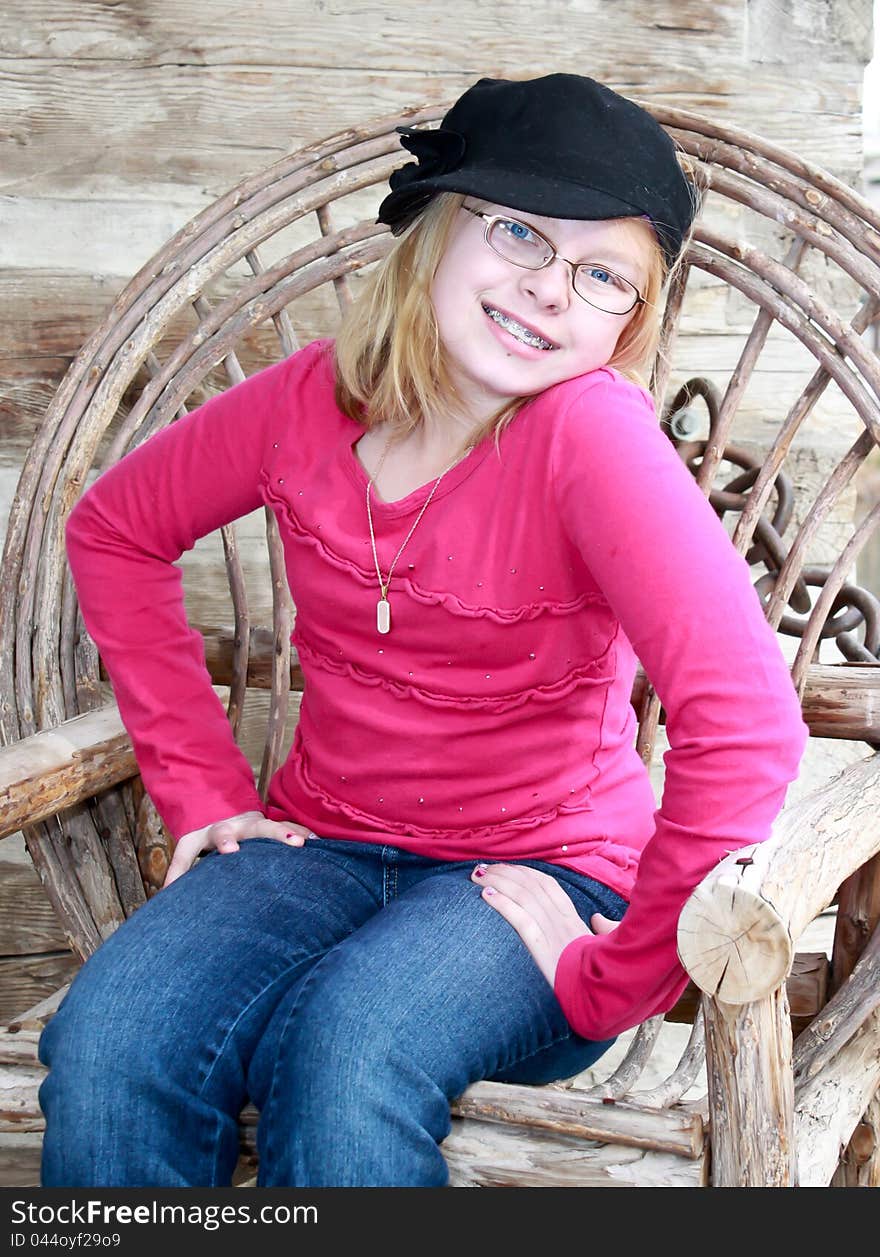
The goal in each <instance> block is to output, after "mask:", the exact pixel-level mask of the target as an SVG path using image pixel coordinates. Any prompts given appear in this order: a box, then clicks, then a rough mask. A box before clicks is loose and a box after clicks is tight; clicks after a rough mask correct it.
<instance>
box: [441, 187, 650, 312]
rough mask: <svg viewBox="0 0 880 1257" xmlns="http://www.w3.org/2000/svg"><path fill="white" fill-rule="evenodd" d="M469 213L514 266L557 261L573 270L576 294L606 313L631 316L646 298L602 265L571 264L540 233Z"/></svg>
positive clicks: (533, 267) (505, 219)
mask: <svg viewBox="0 0 880 1257" xmlns="http://www.w3.org/2000/svg"><path fill="white" fill-rule="evenodd" d="M462 209H466V210H467V212H468V213H469V214H473V215H474V217H475V218H482V219H483V221H484V222H485V224H486V233H485V240H486V244H487V245H488V246H489V248H490V249H492V250H494V252H495V253H497V254H498V256H499V257H502V258H504V260H505V261H506V262H512V263H513V264H514V266H524V267H525V268H526V270H529V271H540V270H543V269H544V267H545V266H549V265H550V263H551V262H554V261H555V260H556V258H559V260H560V261H561V262H565V264H566V266H570V267H571V283H572V287H573V288H574V290H575V292H576V293H577V295H578V296H579V297H582V298H583V300H584V301H586V302H587V303H588V304H589V305H591V306H594V307H595V308H596V309H597V310H604V311H605V313H606V314H629V312H630V310H632V309H634V308H635V306H637V305H645V304H646V302H645V298H644V297H643V296H642V295H641V293H640V292H639V290H638V288H636V286H635V284H631V283H630V281H629V280H628V279H624V278H623V276H622V275H618V274H616V273H615V272H614V271H610V270H609V269H608V267H607V266H603V265H602V264H601V263H599V262H570V261H569V260H568V258H564V257H563V256H562V255H561V254H560V253H558V252H557V250H556V246H555V245H554V244H553V243H552V242H551V241H550V240H548V239H547V237H546V236H542V235H541V233H540V231H536V230H535V228H534V227H529V226H528V225H527V224H526V223H521V222H520V221H519V219H517V218H508V217H507V216H506V215H505V214H484V213H483V212H482V211H481V210H475V209H471V207H470V206H469V205H463V206H462Z"/></svg>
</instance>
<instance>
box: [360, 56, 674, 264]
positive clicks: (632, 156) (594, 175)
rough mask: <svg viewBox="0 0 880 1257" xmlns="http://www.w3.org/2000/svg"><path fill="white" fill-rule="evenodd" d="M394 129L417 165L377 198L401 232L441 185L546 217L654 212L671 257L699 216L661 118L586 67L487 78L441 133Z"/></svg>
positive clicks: (382, 214)
mask: <svg viewBox="0 0 880 1257" xmlns="http://www.w3.org/2000/svg"><path fill="white" fill-rule="evenodd" d="M397 130H398V131H399V132H400V134H401V136H402V137H403V138H402V140H401V143H402V144H403V146H404V148H406V149H408V150H409V151H410V152H411V153H413V154H414V155H415V156H416V157H417V158H418V164H417V165H416V164H414V163H413V162H410V163H408V164H407V165H406V166H402V167H400V169H399V170H395V171H394V173H393V174H392V176H391V179H390V181H389V182H390V185H391V192H390V193H389V194H388V196H386V197H385V200H384V201H383V202H382V204H381V205H380V206H379V215H378V220H377V221H378V222H381V223H387V224H388V225H389V226H390V227H391V229H392V231H393V233H394V234H395V235H399V234H400V232H401V231H403V230H404V228H405V227H406V226H408V224H409V223H410V222H411V221H412V220H413V218H414V217H415V216H416V215H417V214H418V213H420V211H421V210H423V209H424V208H425V206H426V205H427V204H428V202H429V201H430V200H431V198H432V197H433V196H434V194H435V193H437V192H464V193H467V194H469V195H471V196H478V197H481V198H483V199H484V200H487V201H493V202H495V204H497V205H505V206H509V207H510V208H511V209H518V210H523V211H524V212H526V213H531V214H540V215H542V216H544V217H548V218H579V219H583V218H589V219H597V218H631V217H634V216H637V215H646V216H647V217H648V218H649V219H650V220H651V223H652V224H653V227H654V230H655V232H656V233H657V237H658V239H659V241H660V245H661V248H662V249H663V253H664V254H665V256H666V260H667V262H668V263H670V264H671V263H672V262H673V261H674V260H675V258H676V257H677V256H678V253H679V251H680V249H681V246H682V240H683V238H684V235H685V233H686V231H687V229H688V227H689V226H690V224H691V221H692V219H693V216H694V213H695V207H696V194H695V193H694V191H693V189H692V186H691V184H689V183H688V181H687V180H686V178H685V176H684V174H683V173H682V170H681V167H680V166H679V164H678V161H677V159H676V150H675V146H674V145H673V143H672V140H671V139H670V138H669V136H668V135H667V134H666V132H665V131H664V130H663V128H662V127H661V126H660V124H659V123H657V122H655V121H654V119H653V118H652V117H651V115H650V114H649V113H647V112H646V111H645V110H644V109H642V108H641V107H640V106H639V105H636V104H634V103H633V102H632V101H631V100H627V99H626V98H625V97H623V96H619V95H618V94H617V92H613V91H611V89H610V88H608V87H604V86H603V85H602V84H601V83H597V82H595V81H594V80H593V79H588V78H585V77H584V76H582V75H580V74H548V75H546V76H545V77H544V78H540V79H520V80H511V79H480V81H479V82H478V83H475V84H474V86H473V87H470V88H468V90H467V91H466V92H465V93H464V95H463V96H461V97H460V98H459V100H457V101H456V102H455V104H454V105H453V106H452V108H451V109H450V110H449V112H448V113H447V114H446V116H445V118H444V119H443V122H442V125H441V126H440V127H439V129H435V130H428V129H424V130H417V129H415V128H413V127H398V128H397Z"/></svg>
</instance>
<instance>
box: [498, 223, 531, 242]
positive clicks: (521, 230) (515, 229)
mask: <svg viewBox="0 0 880 1257" xmlns="http://www.w3.org/2000/svg"><path fill="white" fill-rule="evenodd" d="M504 229H505V231H506V232H507V233H508V235H511V236H513V238H514V239H515V240H528V239H530V237H531V235H532V232H531V228H529V227H527V226H526V225H525V223H518V222H517V221H516V219H515V218H508V219H506V220H505V222H504Z"/></svg>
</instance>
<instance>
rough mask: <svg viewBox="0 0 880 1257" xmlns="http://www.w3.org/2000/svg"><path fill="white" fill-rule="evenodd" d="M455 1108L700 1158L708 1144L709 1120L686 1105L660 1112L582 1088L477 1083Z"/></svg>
mask: <svg viewBox="0 0 880 1257" xmlns="http://www.w3.org/2000/svg"><path fill="white" fill-rule="evenodd" d="M451 1110H452V1112H453V1114H454V1115H455V1116H457V1117H479V1118H480V1119H481V1120H482V1121H488V1122H509V1123H511V1124H513V1125H516V1126H522V1127H528V1128H534V1129H541V1130H546V1131H554V1132H558V1133H560V1134H566V1135H578V1136H580V1137H581V1138H583V1139H601V1140H612V1141H613V1142H615V1143H620V1144H625V1145H627V1146H629V1147H633V1148H655V1149H657V1150H658V1151H665V1152H675V1153H677V1154H678V1155H679V1156H682V1157H690V1158H692V1159H695V1158H698V1157H699V1156H700V1155H701V1154H702V1148H703V1134H704V1132H703V1120H702V1117H701V1116H700V1114H699V1113H695V1112H692V1111H690V1110H685V1109H671V1110H665V1111H664V1110H658V1109H654V1108H647V1107H642V1106H641V1105H637V1104H631V1103H630V1102H628V1101H622V1100H621V1101H614V1102H613V1103H607V1102H605V1101H603V1100H601V1099H597V1098H596V1097H594V1096H592V1095H591V1094H589V1093H587V1092H583V1091H580V1090H578V1089H576V1088H573V1087H572V1088H563V1087H554V1086H548V1087H526V1086H517V1085H515V1084H513V1083H501V1082H477V1083H474V1084H473V1085H472V1086H470V1087H468V1089H467V1091H466V1092H465V1093H464V1095H463V1096H461V1097H460V1098H459V1099H458V1100H456V1101H454V1102H453V1104H452V1106H451Z"/></svg>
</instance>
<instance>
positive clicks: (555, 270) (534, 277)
mask: <svg viewBox="0 0 880 1257" xmlns="http://www.w3.org/2000/svg"><path fill="white" fill-rule="evenodd" d="M521 283H522V287H523V291H524V292H527V293H528V294H529V296H530V297H533V298H534V300H535V301H536V302H538V304H539V305H541V306H543V307H545V308H546V309H550V310H566V309H567V308H568V307H569V305H570V304H571V299H572V295H573V293H572V287H571V268H570V267H569V265H568V263H567V262H566V261H565V260H564V259H563V258H559V257H557V258H554V259H553V261H552V262H551V263H550V265H549V266H544V267H542V268H541V270H539V271H523V277H522V280H521Z"/></svg>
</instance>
